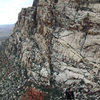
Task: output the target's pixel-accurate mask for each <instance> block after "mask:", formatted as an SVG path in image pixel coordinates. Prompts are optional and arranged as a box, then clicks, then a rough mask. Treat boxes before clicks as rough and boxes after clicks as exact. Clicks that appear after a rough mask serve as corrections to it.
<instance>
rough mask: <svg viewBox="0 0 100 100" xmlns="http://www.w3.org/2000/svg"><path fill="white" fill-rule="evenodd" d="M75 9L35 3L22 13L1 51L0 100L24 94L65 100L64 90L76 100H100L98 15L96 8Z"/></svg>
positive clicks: (61, 0)
mask: <svg viewBox="0 0 100 100" xmlns="http://www.w3.org/2000/svg"><path fill="white" fill-rule="evenodd" d="M92 5H94V7H93V6H92ZM96 5H97V4H96ZM98 5H100V4H99V3H98ZM76 8H77V4H76V3H75V2H68V1H67V0H58V2H57V3H54V2H53V0H40V1H39V3H38V6H37V8H36V7H29V8H27V9H26V8H23V9H22V11H21V12H20V13H19V15H18V21H17V22H16V24H15V27H14V30H13V34H12V35H11V36H10V37H9V38H8V40H6V42H5V45H4V47H2V48H1V49H3V51H2V52H1V56H0V100H20V99H21V97H22V95H23V94H24V93H26V91H27V90H28V89H29V88H35V89H37V90H39V91H41V92H44V93H45V94H46V95H47V97H46V100H65V96H64V91H65V89H66V88H67V87H69V86H71V87H73V90H74V91H75V98H76V100H93V99H94V100H99V99H100V94H99V92H100V12H99V10H97V8H96V7H95V4H90V5H88V7H85V10H84V9H83V10H82V9H81V10H80V9H78V11H77V10H76ZM83 8H84V7H83ZM21 100H22V99H21ZM39 100H40V99H39Z"/></svg>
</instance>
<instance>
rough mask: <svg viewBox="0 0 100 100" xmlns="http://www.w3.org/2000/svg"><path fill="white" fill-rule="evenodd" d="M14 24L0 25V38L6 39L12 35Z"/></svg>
mask: <svg viewBox="0 0 100 100" xmlns="http://www.w3.org/2000/svg"><path fill="white" fill-rule="evenodd" d="M13 28H14V24H8V25H0V37H8V36H10V35H11V34H12V30H13Z"/></svg>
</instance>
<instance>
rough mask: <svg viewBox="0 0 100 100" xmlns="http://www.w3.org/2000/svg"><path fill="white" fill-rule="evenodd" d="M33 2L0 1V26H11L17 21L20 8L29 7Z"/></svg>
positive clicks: (28, 0)
mask: <svg viewBox="0 0 100 100" xmlns="http://www.w3.org/2000/svg"><path fill="white" fill-rule="evenodd" d="M32 3H33V0H0V24H13V23H15V22H16V21H17V18H18V13H19V12H20V11H21V8H25V7H30V6H31V5H32Z"/></svg>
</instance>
